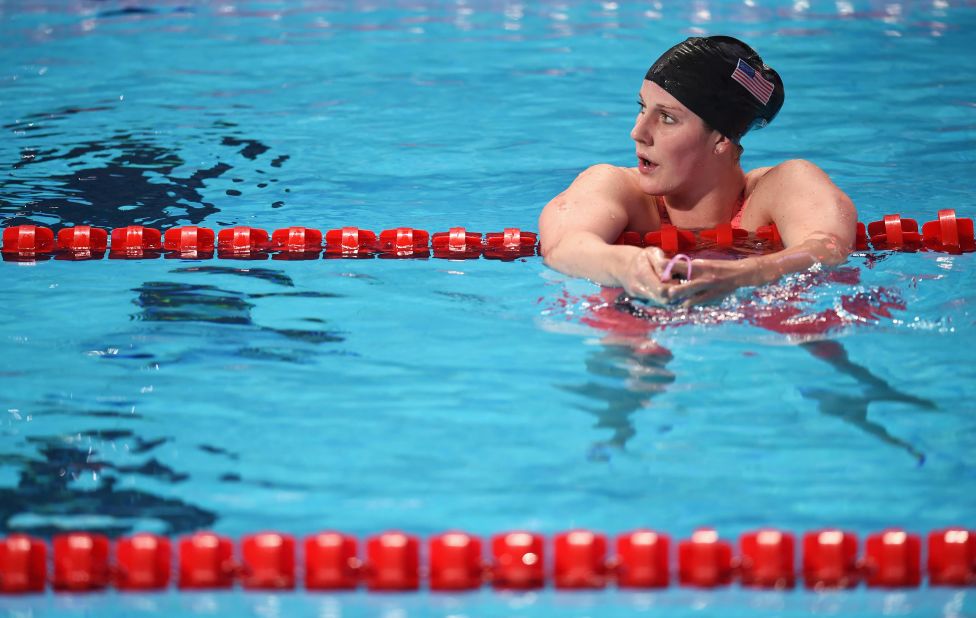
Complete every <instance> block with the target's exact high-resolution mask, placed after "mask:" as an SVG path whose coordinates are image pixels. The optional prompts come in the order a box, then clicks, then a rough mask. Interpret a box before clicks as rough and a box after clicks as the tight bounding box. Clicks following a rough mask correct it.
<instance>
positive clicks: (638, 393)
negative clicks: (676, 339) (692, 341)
mask: <svg viewBox="0 0 976 618" xmlns="http://www.w3.org/2000/svg"><path fill="white" fill-rule="evenodd" d="M605 341H606V340H605ZM651 343H653V342H651V341H649V340H642V341H640V342H636V341H634V342H630V343H629V344H628V343H627V342H624V341H621V340H619V339H618V340H616V341H613V340H611V341H609V342H605V343H603V344H601V345H600V347H599V348H597V349H595V350H594V352H593V353H592V354H590V355H589V356H588V357H587V359H586V370H587V371H588V372H589V373H590V375H591V376H593V377H592V379H590V380H589V381H587V382H584V383H582V384H573V385H562V386H560V388H562V389H563V390H566V391H568V392H571V393H576V394H578V395H581V396H582V397H585V398H587V399H589V400H591V401H592V402H593V404H592V405H585V404H581V405H579V408H580V409H581V410H583V411H584V412H586V413H588V414H592V415H593V416H595V417H596V418H597V422H596V424H595V425H594V428H596V429H609V430H610V431H611V432H612V433H611V436H610V438H609V439H607V440H602V441H599V442H596V443H594V444H593V446H592V447H591V448H590V452H589V458H590V459H592V460H595V461H605V460H608V459H610V457H611V452H612V450H611V449H619V450H623V449H624V447H625V446H626V445H627V442H628V441H629V440H630V439H631V438H633V437H634V436H635V435H636V434H637V431H636V430H635V429H634V423H633V419H632V415H633V414H634V413H635V412H637V411H638V410H641V409H644V408H647V407H648V406H649V405H650V403H651V400H652V399H653V397H654V396H655V395H657V394H659V393H662V392H664V391H665V390H666V389H667V387H668V385H670V384H671V383H673V382H674V381H675V375H674V374H673V373H672V372H671V371H669V370H668V368H667V365H668V363H669V362H670V361H671V359H672V358H673V356H672V355H671V353H670V352H669V351H667V350H665V349H664V348H662V347H660V346H657V345H653V346H649V345H648V344H651ZM668 429H670V427H668Z"/></svg>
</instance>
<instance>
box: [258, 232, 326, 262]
mask: <svg viewBox="0 0 976 618" xmlns="http://www.w3.org/2000/svg"><path fill="white" fill-rule="evenodd" d="M271 250H272V251H277V252H279V253H278V256H277V257H279V259H314V258H317V257H318V255H319V252H320V251H321V250H322V232H320V231H318V230H315V229H312V228H308V227H301V226H292V227H286V228H282V229H280V230H275V231H274V232H273V233H272V234H271Z"/></svg>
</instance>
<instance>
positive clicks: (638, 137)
mask: <svg viewBox="0 0 976 618" xmlns="http://www.w3.org/2000/svg"><path fill="white" fill-rule="evenodd" d="M630 139H632V140H634V141H635V142H640V143H641V144H650V143H652V142H653V141H654V138H653V137H652V136H651V127H650V124H649V123H648V122H647V114H638V116H637V120H635V121H634V128H633V129H631V130H630Z"/></svg>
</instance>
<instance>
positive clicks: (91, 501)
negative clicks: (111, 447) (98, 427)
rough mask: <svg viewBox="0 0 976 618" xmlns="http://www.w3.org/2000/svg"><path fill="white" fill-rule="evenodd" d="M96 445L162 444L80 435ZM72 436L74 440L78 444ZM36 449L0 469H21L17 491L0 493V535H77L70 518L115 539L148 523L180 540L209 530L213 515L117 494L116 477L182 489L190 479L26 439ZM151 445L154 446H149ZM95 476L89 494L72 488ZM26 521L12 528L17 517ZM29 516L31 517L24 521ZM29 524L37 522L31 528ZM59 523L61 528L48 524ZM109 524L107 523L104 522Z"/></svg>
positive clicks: (129, 492)
mask: <svg viewBox="0 0 976 618" xmlns="http://www.w3.org/2000/svg"><path fill="white" fill-rule="evenodd" d="M81 435H82V436H90V437H93V438H96V439H99V440H101V439H109V440H132V441H133V442H134V443H135V444H136V445H137V446H140V447H141V448H142V449H143V450H144V451H145V450H151V449H152V448H155V446H158V445H159V444H161V443H162V442H163V441H165V439H163V440H161V441H160V440H153V441H150V442H146V441H144V440H142V439H141V438H139V437H138V436H135V435H134V434H132V433H131V432H128V431H118V430H113V431H112V432H104V431H102V432H99V431H91V432H82V433H81ZM77 437H78V435H77V434H75V435H73V436H72V438H77ZM28 441H29V442H33V443H35V444H38V451H39V455H40V458H36V457H27V456H23V455H13V456H4V457H2V458H0V463H2V464H5V465H15V466H18V467H19V468H20V472H19V481H18V483H17V487H16V488H6V487H4V488H0V532H3V533H11V532H26V533H29V534H34V535H37V536H41V537H50V536H52V535H54V534H58V533H60V532H65V531H66V530H68V529H77V528H78V526H77V525H76V524H75V523H74V521H73V520H72V518H73V517H81V518H91V517H93V516H96V517H97V519H92V520H91V521H90V522H86V524H85V529H86V530H88V531H91V532H99V533H103V534H107V535H109V536H112V537H115V536H120V535H123V534H129V533H131V532H133V530H134V526H135V525H136V524H137V522H141V523H142V524H144V522H145V520H147V519H151V520H156V521H159V522H162V523H163V525H164V526H165V530H162V531H161V532H163V533H164V534H183V533H188V532H192V531H195V530H200V529H202V528H209V527H211V526H213V524H214V523H215V522H216V521H217V516H216V514H214V513H212V512H210V511H207V510H205V509H202V508H199V507H196V506H193V505H191V504H188V503H186V502H184V501H183V500H179V499H176V498H162V497H159V496H155V495H153V494H150V493H147V492H145V491H142V490H139V489H133V488H125V489H122V488H118V487H117V483H118V479H117V478H116V476H115V475H114V473H125V474H137V475H140V476H145V477H150V478H152V479H154V481H155V482H162V483H169V484H173V483H180V482H182V481H184V480H186V479H187V478H189V477H188V475H186V474H183V473H179V472H176V471H174V470H173V469H171V468H170V467H168V466H166V465H164V464H163V463H161V462H159V461H158V460H157V459H155V458H150V459H149V460H148V461H146V462H144V463H142V464H138V465H131V466H120V465H116V464H113V463H110V462H107V461H101V460H99V459H98V452H97V451H95V450H92V449H90V448H89V447H88V446H87V445H86V446H85V447H84V448H79V447H78V446H75V445H73V444H71V443H69V442H68V440H67V439H66V437H64V436H52V437H45V438H30V439H29V440H28ZM153 445H155V446H153ZM85 474H87V475H91V474H97V476H98V480H97V484H98V486H97V487H95V488H93V489H78V488H74V487H71V486H70V485H71V482H72V481H73V480H75V479H77V478H79V477H80V476H81V475H85ZM18 515H19V516H22V517H23V518H24V519H25V521H22V522H14V519H15V518H16V517H17V516H18ZM25 516H29V517H25ZM30 518H37V519H38V522H37V523H31V521H30ZM58 519H62V520H64V522H65V524H64V525H65V528H61V527H60V526H59V525H57V523H52V522H51V521H50V520H55V521H56V520H58ZM106 519H107V521H106Z"/></svg>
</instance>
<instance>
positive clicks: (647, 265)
mask: <svg viewBox="0 0 976 618" xmlns="http://www.w3.org/2000/svg"><path fill="white" fill-rule="evenodd" d="M669 261H670V260H669V258H668V256H667V255H666V254H665V253H664V251H662V250H661V249H660V248H658V247H647V248H646V249H641V250H640V251H639V252H637V253H635V254H634V257H633V258H631V259H630V261H628V262H627V263H626V265H625V267H624V269H623V272H621V273H618V274H617V276H616V278H617V280H618V281H619V282H620V285H621V286H623V288H624V291H625V292H627V294H628V295H629V296H631V297H633V298H643V299H646V300H651V301H654V302H656V303H660V304H662V305H664V304H667V303H668V302H670V293H671V292H670V291H671V290H672V289H673V288H674V287H675V286H676V284H675V283H673V282H671V281H665V280H664V279H663V273H664V271H665V269H666V268H667V265H668V262H669Z"/></svg>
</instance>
